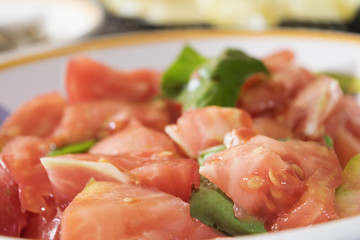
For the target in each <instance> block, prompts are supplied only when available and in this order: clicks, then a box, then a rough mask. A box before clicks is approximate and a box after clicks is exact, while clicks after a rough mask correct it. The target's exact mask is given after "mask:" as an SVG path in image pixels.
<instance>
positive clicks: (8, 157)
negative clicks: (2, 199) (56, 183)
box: [1, 137, 53, 213]
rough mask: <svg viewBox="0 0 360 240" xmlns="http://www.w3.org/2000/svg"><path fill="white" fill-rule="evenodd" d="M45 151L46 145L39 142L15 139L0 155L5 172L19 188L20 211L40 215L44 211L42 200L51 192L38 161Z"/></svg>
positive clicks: (45, 205)
mask: <svg viewBox="0 0 360 240" xmlns="http://www.w3.org/2000/svg"><path fill="white" fill-rule="evenodd" d="M48 151H49V146H48V144H47V143H46V142H45V141H44V140H42V139H40V138H37V137H17V138H15V139H13V140H11V141H10V142H8V143H7V144H6V145H5V147H4V149H3V151H2V153H1V158H2V160H3V161H4V163H5V165H6V167H7V169H8V170H9V172H10V173H11V175H12V176H13V178H14V180H15V181H16V182H17V184H18V185H19V190H20V191H19V193H20V202H21V207H22V209H23V210H28V211H30V212H35V213H40V212H43V211H44V210H45V209H46V208H47V204H46V201H45V199H44V197H47V196H51V195H52V193H53V192H52V187H51V184H50V181H49V178H48V175H47V174H46V171H45V169H44V168H43V166H42V165H41V162H40V157H43V156H45V155H46V154H47V152H48Z"/></svg>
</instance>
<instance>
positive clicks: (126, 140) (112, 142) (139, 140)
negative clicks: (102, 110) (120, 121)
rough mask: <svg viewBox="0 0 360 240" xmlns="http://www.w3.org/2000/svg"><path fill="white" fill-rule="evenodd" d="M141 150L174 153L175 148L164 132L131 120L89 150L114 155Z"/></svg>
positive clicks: (94, 152)
mask: <svg viewBox="0 0 360 240" xmlns="http://www.w3.org/2000/svg"><path fill="white" fill-rule="evenodd" d="M143 151H153V152H154V151H156V152H163V151H169V152H173V153H175V152H177V149H176V146H175V144H174V143H173V142H172V140H171V139H170V138H169V137H168V136H166V135H165V134H164V133H162V132H159V131H156V130H153V129H150V128H146V127H143V126H141V124H139V123H137V122H131V123H129V124H128V125H127V126H126V127H125V128H124V129H123V130H121V131H118V132H116V133H114V134H112V135H110V136H108V137H106V138H104V139H102V140H100V141H99V142H98V143H96V144H95V145H94V146H93V147H92V148H91V149H90V151H89V152H90V153H93V154H110V155H116V154H120V153H127V152H143Z"/></svg>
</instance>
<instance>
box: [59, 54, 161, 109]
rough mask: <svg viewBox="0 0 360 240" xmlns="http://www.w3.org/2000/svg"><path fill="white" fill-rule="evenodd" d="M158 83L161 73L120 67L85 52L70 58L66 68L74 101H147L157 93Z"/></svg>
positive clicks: (69, 89)
mask: <svg viewBox="0 0 360 240" xmlns="http://www.w3.org/2000/svg"><path fill="white" fill-rule="evenodd" d="M159 83H160V74H159V73H158V72H156V71H153V70H145V69H143V70H140V69H139V70H136V71H129V72H125V71H118V70H115V69H112V68H110V67H108V66H105V65H103V64H101V63H99V62H96V61H94V60H92V59H90V58H88V57H84V56H78V57H74V58H73V59H71V60H70V61H69V63H68V67H67V72H66V90H67V94H68V98H69V100H70V101H71V102H80V101H89V100H99V99H120V100H130V101H147V100H149V99H151V98H152V97H153V96H155V95H156V94H157V93H158V91H159Z"/></svg>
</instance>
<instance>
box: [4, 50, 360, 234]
mask: <svg viewBox="0 0 360 240" xmlns="http://www.w3.org/2000/svg"><path fill="white" fill-rule="evenodd" d="M66 71H67V72H66V79H65V86H66V96H63V95H61V94H60V93H58V92H51V93H44V94H41V95H38V96H36V97H34V98H33V99H31V100H30V101H28V102H27V103H25V104H24V105H23V106H21V107H20V108H19V109H18V110H16V111H15V112H13V113H12V114H11V115H10V116H9V117H8V118H7V119H6V120H5V121H4V122H3V123H2V125H1V128H0V149H1V165H0V178H1V181H0V190H1V196H0V235H7V236H15V237H24V238H35V239H62V240H72V239H74V240H79V239H87V240H91V239H109V240H110V239H214V238H223V237H229V236H239V235H245V234H256V233H266V232H275V231H280V230H283V229H291V228H297V227H304V226H312V225H314V224H318V223H323V222H327V221H332V220H336V219H339V218H345V217H349V216H352V215H356V214H359V213H360V204H359V202H360V201H359V198H360V185H359V184H358V182H357V179H358V177H359V175H360V169H359V168H360V156H357V154H358V153H359V152H360V106H359V104H358V103H357V102H356V99H355V98H354V97H353V95H352V92H351V88H347V87H346V86H351V84H348V83H347V84H344V83H343V82H342V81H350V80H349V79H350V78H346V79H347V80H342V78H341V77H340V76H338V75H336V76H334V75H331V74H315V73H312V72H310V71H309V70H307V69H305V68H303V67H301V66H298V65H297V64H296V62H295V56H294V54H293V53H292V52H291V51H289V50H281V51H278V52H275V53H274V54H272V55H270V56H267V57H265V58H263V59H257V58H254V57H251V56H249V55H247V54H246V53H244V52H242V51H240V50H237V49H226V50H225V51H224V52H223V53H221V54H220V55H219V56H218V57H217V58H213V59H209V58H207V57H205V56H202V55H201V54H199V53H198V52H197V51H196V50H195V49H193V48H192V47H191V46H185V47H184V48H183V50H182V52H181V53H180V54H179V56H178V58H177V59H175V61H174V62H173V63H172V64H171V65H170V66H169V67H168V69H166V70H165V71H164V72H161V73H160V72H157V71H153V70H148V69H137V70H134V71H122V70H117V69H112V68H110V67H108V66H105V65H103V64H101V63H99V62H97V61H95V60H92V59H90V58H88V57H86V56H77V57H73V58H72V59H70V60H69V62H68V66H67V70H66ZM344 86H345V87H344Z"/></svg>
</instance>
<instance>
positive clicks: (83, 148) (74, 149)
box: [47, 140, 96, 157]
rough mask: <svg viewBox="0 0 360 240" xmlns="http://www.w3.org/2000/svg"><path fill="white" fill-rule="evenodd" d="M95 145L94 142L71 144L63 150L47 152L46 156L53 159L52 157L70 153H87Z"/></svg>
mask: <svg viewBox="0 0 360 240" xmlns="http://www.w3.org/2000/svg"><path fill="white" fill-rule="evenodd" d="M95 143H96V141H95V140H88V141H84V142H80V143H75V144H71V145H67V146H65V147H63V148H59V149H55V150H53V151H51V152H49V153H48V154H47V155H48V156H50V157H54V156H58V155H64V154H70V153H83V152H87V151H88V150H89V149H90V148H91V147H92V146H93V145H94V144H95Z"/></svg>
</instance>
